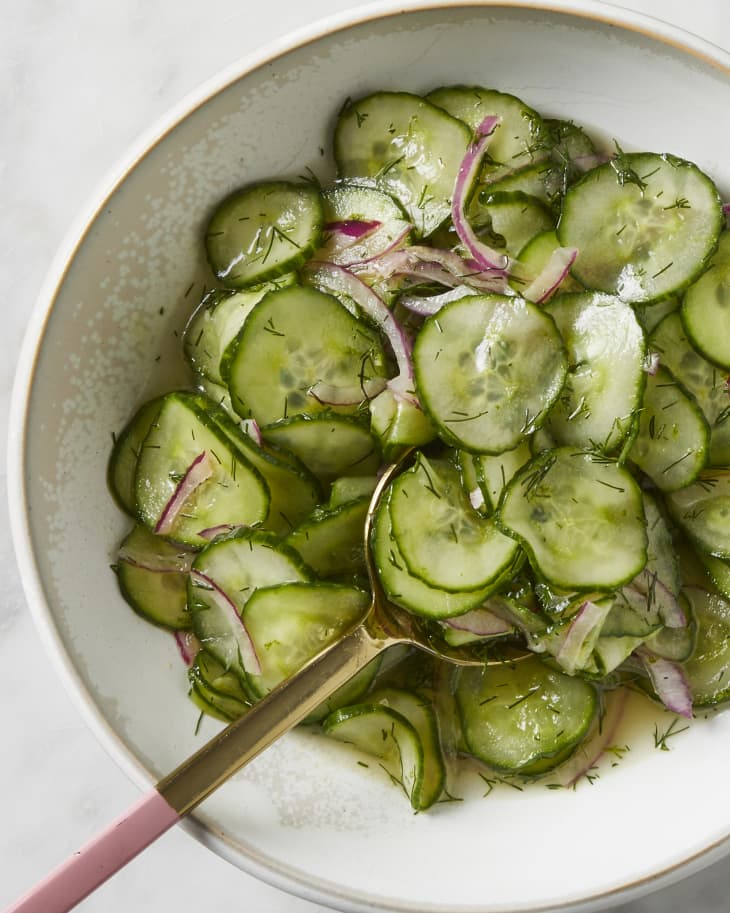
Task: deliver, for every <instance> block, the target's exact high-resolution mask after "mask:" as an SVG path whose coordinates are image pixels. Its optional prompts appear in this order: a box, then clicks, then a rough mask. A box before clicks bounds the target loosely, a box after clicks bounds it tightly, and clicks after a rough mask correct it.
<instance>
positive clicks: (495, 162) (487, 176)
mask: <svg viewBox="0 0 730 913" xmlns="http://www.w3.org/2000/svg"><path fill="white" fill-rule="evenodd" d="M426 97H427V98H428V100H429V101H430V102H432V103H433V104H434V105H438V107H439V108H443V109H444V111H448V113H449V114H451V115H452V116H453V117H458V118H459V120H462V121H464V123H466V124H468V125H469V127H470V128H471V130H472V131H474V132H476V131H477V129H478V128H479V126H480V125H481V123H482V121H483V120H484V118H485V117H487V116H489V115H496V116H497V117H499V121H500V122H499V126H498V127H497V128H496V129H495V131H494V136H493V137H492V139H491V141H490V143H489V158H490V161H489V162H487V163H486V164H485V166H484V168H483V172H482V175H481V177H480V180H481V181H482V182H483V183H488V182H490V181H494V180H496V179H497V178H498V177H500V176H502V175H504V174H507V173H509V172H511V171H515V170H517V169H518V168H523V167H525V166H526V165H530V164H532V163H534V162H539V161H543V160H544V159H546V158H547V157H548V156H549V154H550V135H549V132H548V130H547V128H546V127H545V124H544V122H543V120H542V118H541V117H540V115H539V114H538V113H537V111H535V110H533V109H532V108H530V107H528V105H526V104H525V103H524V102H523V101H522V100H521V99H519V98H517V97H516V96H515V95H508V94H507V93H506V92H497V91H496V90H495V89H485V88H482V87H481V86H445V87H443V88H440V89H435V90H434V91H433V92H430V93H429V94H428V95H427V96H426Z"/></svg>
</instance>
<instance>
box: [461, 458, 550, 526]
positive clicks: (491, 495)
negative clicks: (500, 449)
mask: <svg viewBox="0 0 730 913" xmlns="http://www.w3.org/2000/svg"><path fill="white" fill-rule="evenodd" d="M551 446H553V445H552V444H551ZM531 459H532V452H531V451H530V445H529V443H528V442H527V441H522V443H520V444H518V445H517V446H516V447H515V448H514V450H505V452H504V453H500V454H498V455H497V456H488V455H487V454H484V453H480V454H474V465H475V467H476V475H477V479H478V482H479V486H480V488H481V490H482V492H483V494H484V499H485V501H486V503H487V504H489V505H491V510H492V511H495V510H496V509H497V505H498V504H499V501H500V499H501V497H502V492H503V491H504V490H505V488H506V487H507V483H508V482H509V481H510V480H511V479H512V478H513V476H514V474H515V473H516V472H518V470H520V469H521V468H522V467H523V466H524V465H525V463H528V462H529V461H530V460H531Z"/></svg>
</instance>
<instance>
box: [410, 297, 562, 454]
mask: <svg viewBox="0 0 730 913" xmlns="http://www.w3.org/2000/svg"><path fill="white" fill-rule="evenodd" d="M413 363H414V368H415V376H416V386H417V388H418V392H419V395H420V399H421V402H422V403H423V406H424V409H425V410H426V411H427V412H428V414H429V415H430V417H431V419H432V420H433V422H434V424H435V425H436V427H437V428H438V429H439V433H440V435H441V437H442V438H443V439H444V440H445V441H446V442H447V443H451V444H454V446H456V447H460V448H464V449H466V450H474V451H478V452H484V453H501V452H502V451H504V450H511V449H512V448H514V447H516V446H517V445H518V444H519V443H520V441H522V440H523V439H524V438H525V437H526V436H527V435H528V434H531V433H532V432H533V431H534V430H535V429H536V428H538V427H539V426H540V425H541V424H542V422H543V421H544V419H545V416H546V414H547V412H548V410H549V408H550V407H551V406H552V404H553V402H554V401H555V400H556V399H557V397H558V395H559V393H560V391H561V389H562V386H563V382H564V380H565V375H566V371H567V360H566V356H565V348H564V346H563V342H562V340H561V338H560V334H559V333H558V330H557V327H556V326H555V323H554V322H553V320H552V319H551V318H550V317H548V316H547V315H546V314H545V313H544V312H543V311H542V310H541V309H540V308H538V307H536V306H535V305H533V304H530V303H528V302H526V301H523V300H522V299H521V298H508V297H506V296H503V295H474V296H471V297H468V298H461V299H459V300H458V301H453V302H451V303H450V304H447V305H446V306H445V307H443V308H442V309H441V310H440V311H439V312H438V313H437V314H435V315H434V316H432V317H429V318H427V319H426V320H425V321H424V324H423V327H422V328H421V332H420V333H419V334H418V338H417V339H416V343H415V345H414V348H413ZM536 378H539V379H540V382H539V384H538V383H536V382H535V379H536Z"/></svg>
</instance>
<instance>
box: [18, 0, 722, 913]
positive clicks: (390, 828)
mask: <svg viewBox="0 0 730 913" xmlns="http://www.w3.org/2000/svg"><path fill="white" fill-rule="evenodd" d="M454 82H467V83H469V82H474V83H480V84H483V85H491V86H494V87H497V88H500V89H503V90H505V91H509V92H513V93H515V94H517V95H519V96H521V97H523V98H524V99H525V100H526V101H527V102H528V103H530V104H531V105H533V106H534V107H536V108H538V109H539V110H541V111H542V112H545V113H547V114H550V115H555V116H560V117H565V118H571V119H574V120H575V121H577V122H578V123H580V124H583V125H585V126H587V127H588V128H591V129H594V130H596V131H598V132H599V133H600V134H602V135H604V136H607V137H616V138H618V139H619V140H620V141H621V142H622V143H624V144H625V145H626V146H628V147H636V148H645V149H649V150H654V151H659V152H661V151H671V152H674V153H676V154H678V155H681V156H684V157H687V158H689V159H692V160H694V161H695V162H697V163H698V164H699V165H700V166H701V167H703V168H705V169H706V170H707V171H708V172H709V173H710V174H712V175H713V176H714V177H715V178H716V180H717V181H718V183H719V186H720V188H721V190H723V191H724V192H725V193H727V192H728V191H730V158H728V155H727V149H728V147H729V146H730V121H729V120H728V118H727V117H726V116H724V113H723V112H725V111H726V110H727V104H728V101H729V100H730V59H729V58H728V55H727V54H725V53H723V52H722V51H720V50H719V49H718V48H715V47H713V46H711V45H709V44H707V43H704V42H702V41H701V40H699V39H697V38H693V37H691V36H688V35H684V34H682V33H680V32H678V31H677V30H675V29H673V28H671V27H669V26H666V25H660V24H659V23H657V22H654V21H652V20H650V19H648V18H642V17H640V16H638V15H635V14H630V13H626V12H619V11H618V10H616V9H612V8H609V7H607V6H603V5H602V4H598V3H595V4H593V5H589V4H587V3H582V4H581V5H580V9H576V4H571V3H570V2H561V0H553V2H537V0H534V2H532V3H529V2H526V3H518V2H515V3H511V2H507V3H504V2H503V3H500V4H498V5H497V4H490V3H473V4H470V3H461V4H457V3H451V4H449V3H442V4H429V3H423V4H419V5H418V8H416V7H415V6H413V7H412V8H410V9H409V10H408V11H406V12H401V9H400V4H398V3H396V2H389V3H387V4H385V5H380V6H378V7H377V10H376V9H374V8H372V7H371V8H370V10H368V11H367V12H365V11H361V12H355V13H353V14H350V15H349V16H345V17H341V18H339V19H335V20H331V21H329V22H327V23H325V24H324V25H320V26H317V27H314V28H312V29H310V30H309V31H306V32H302V33H299V34H298V35H296V36H294V37H293V38H292V39H291V40H290V41H289V42H288V43H287V44H285V45H282V44H279V45H277V46H276V47H275V48H274V49H271V50H270V51H269V52H267V51H262V52H261V53H259V54H257V55H256V56H255V57H253V58H250V59H248V60H245V61H242V62H241V64H240V65H239V66H237V67H236V68H234V69H233V70H230V71H228V72H227V73H225V74H223V75H222V76H221V77H220V78H219V79H218V80H216V81H215V82H214V83H212V84H210V85H208V86H205V87H204V88H203V89H201V90H200V91H199V92H198V93H197V94H196V95H195V96H194V97H192V98H191V99H189V100H188V101H187V102H186V103H185V104H183V105H182V106H181V107H180V108H179V109H178V110H177V111H176V112H175V113H174V115H173V116H171V117H170V118H169V119H168V120H167V121H166V122H165V123H164V124H163V125H162V126H161V127H158V128H157V129H156V130H155V131H154V132H153V133H151V134H150V136H149V137H148V138H146V140H145V141H144V142H143V143H142V144H140V146H139V147H138V148H137V150H135V152H134V154H132V155H131V156H130V157H129V158H128V159H127V161H126V163H125V164H124V166H123V167H122V168H121V170H120V171H119V172H118V173H117V175H116V176H115V177H114V179H113V180H112V181H110V183H109V184H108V186H107V187H105V188H104V191H103V193H102V194H100V196H99V197H98V199H97V200H96V202H95V203H94V206H93V207H92V208H91V210H90V212H89V213H87V215H86V216H85V217H84V219H82V221H81V222H80V223H79V227H78V228H77V229H76V230H75V231H74V233H73V234H72V236H71V239H70V242H69V244H68V245H67V247H66V248H65V249H64V250H63V251H62V252H61V254H60V255H59V258H58V260H57V261H56V263H55V265H54V266H53V269H52V271H51V274H50V277H49V280H48V283H47V284H46V286H45V289H44V292H43V294H42V296H41V300H40V302H39V305H38V308H37V310H36V312H35V314H34V316H33V319H32V321H31V326H30V329H29V333H28V337H27V342H26V346H25V350H24V353H23V356H22V359H21V364H20V369H19V374H18V382H17V388H16V393H15V399H14V410H13V418H12V427H11V445H10V450H11V453H10V472H11V479H10V482H9V490H10V491H11V492H15V493H16V494H14V495H13V500H12V517H13V531H14V536H15V541H16V544H17V553H18V559H19V563H20V567H21V571H22V576H23V578H24V581H25V583H26V586H27V595H28V600H29V602H30V605H31V607H32V609H33V611H34V613H35V617H36V619H37V621H38V625H39V631H40V634H41V636H42V637H43V639H44V641H45V643H46V646H47V647H48V649H49V651H50V653H51V654H52V655H53V656H54V657H55V659H56V660H57V661H58V666H59V669H60V670H61V674H62V676H63V678H64V680H65V682H66V684H67V685H68V686H69V688H70V690H71V692H72V694H73V695H74V696H75V698H76V700H77V703H78V704H79V706H80V708H81V710H82V712H83V713H84V714H85V716H86V718H87V719H88V721H89V724H90V725H91V727H92V728H93V729H94V731H95V732H96V733H97V735H98V736H99V738H100V740H101V741H102V742H103V743H104V745H105V746H106V747H107V749H108V750H109V751H110V753H111V754H112V755H113V756H114V757H115V758H116V759H117V760H118V762H119V763H120V765H122V766H123V767H124V768H125V770H126V771H127V772H128V773H129V774H130V776H131V777H132V778H133V779H134V780H135V781H137V782H138V783H139V784H140V785H148V784H149V783H150V782H152V781H153V780H154V779H156V778H157V777H158V776H160V775H162V774H164V773H165V772H167V771H168V770H170V769H172V768H173V767H175V766H176V765H177V764H178V763H179V762H180V761H181V760H182V759H183V758H184V757H186V756H187V755H188V754H190V753H191V752H192V751H193V750H194V749H195V748H197V747H198V746H199V745H200V744H201V741H202V738H203V737H204V736H205V734H206V733H210V732H212V731H213V724H209V725H208V724H206V726H205V727H204V728H203V732H202V733H201V734H198V735H196V734H195V721H196V715H197V714H196V711H195V710H194V709H193V707H192V705H191V704H190V703H189V702H188V700H187V698H186V680H185V671H184V668H183V666H182V664H181V663H180V661H179V659H178V656H177V654H176V649H175V645H174V643H173V641H172V639H171V638H170V637H169V636H167V635H165V634H163V633H161V632H159V631H157V630H155V629H154V628H152V627H150V626H148V625H146V624H145V623H144V622H142V621H140V620H139V619H138V618H137V617H136V616H135V615H134V614H133V613H132V612H130V611H129V610H128V609H127V608H126V606H125V605H124V604H123V603H122V601H121V599H120V597H119V595H118V592H117V588H116V584H115V580H114V576H113V574H111V573H110V572H109V570H108V565H109V563H110V560H111V559H112V556H113V554H114V548H115V545H116V543H117V542H118V540H119V538H120V536H121V535H122V533H123V531H124V529H125V528H126V525H127V521H126V520H125V519H124V518H123V517H122V516H121V514H120V513H119V512H118V510H117V509H116V508H115V506H114V504H113V503H112V501H111V498H110V497H109V496H108V493H107V489H106V484H105V466H106V461H107V456H108V452H109V447H110V443H111V438H110V432H111V431H112V430H115V429H119V428H120V427H121V426H122V425H123V423H124V422H125V420H126V419H127V418H128V417H129V415H130V413H131V412H132V410H133V408H134V406H135V405H136V404H137V403H139V401H140V400H141V399H142V398H143V397H144V396H146V395H148V394H149V393H151V392H152V391H156V390H158V389H160V388H162V387H164V386H166V385H168V384H169V383H171V382H172V381H173V378H174V377H175V375H176V374H177V373H178V372H179V369H180V357H179V354H178V340H177V339H176V338H175V332H176V331H179V330H180V328H181V327H182V325H183V324H184V321H185V319H186V316H187V314H188V312H189V309H190V306H191V304H192V302H193V300H194V298H195V296H196V295H197V293H198V291H199V290H200V288H201V287H202V284H203V283H204V282H205V280H206V275H207V272H206V267H205V263H204V260H203V257H202V255H201V248H202V245H201V243H200V240H201V226H202V225H203V224H204V222H205V220H206V217H207V216H208V215H209V214H210V211H211V207H212V206H213V204H214V203H215V201H217V200H219V199H220V198H221V197H222V196H223V195H225V194H226V193H227V192H228V191H230V190H231V189H233V188H234V187H236V186H238V185H240V184H242V183H245V182H248V181H252V180H256V179H258V178H263V177H266V176H278V175H298V174H301V173H302V172H303V171H304V170H305V169H306V168H307V167H311V168H312V169H313V170H314V171H315V172H316V173H317V174H319V175H321V176H322V177H324V178H327V177H328V176H330V174H331V162H330V159H329V155H328V150H329V148H330V135H331V130H332V126H333V120H334V116H335V113H336V112H337V111H338V109H339V108H340V107H341V105H342V102H343V100H344V99H345V98H346V97H347V96H352V97H355V96H358V95H361V94H363V93H365V92H367V91H370V90H374V89H378V88H400V89H406V90H411V91H416V92H419V91H423V90H428V89H430V88H432V87H435V86H438V85H441V84H447V83H454ZM320 149H323V150H324V155H323V154H321V153H320ZM157 356H162V363H163V364H165V365H168V367H167V368H166V374H165V375H164V376H163V375H162V374H161V372H160V367H159V366H158V364H157V363H156V358H157ZM619 742H620V744H622V745H623V744H629V745H630V747H631V751H630V752H628V753H627V754H626V755H625V757H624V758H623V759H622V760H621V762H620V763H619V764H618V765H617V766H612V765H611V764H610V763H607V764H604V765H603V767H602V768H601V770H600V780H598V781H597V782H595V783H594V784H593V785H592V786H590V785H588V784H583V785H582V786H580V787H579V788H578V789H577V790H575V791H553V790H547V789H545V788H543V787H540V786H537V787H534V788H531V789H529V790H527V791H526V792H524V793H518V792H517V791H515V790H514V789H510V788H508V787H505V786H501V787H500V786H497V788H495V789H494V790H493V792H492V793H491V794H490V795H489V797H488V798H484V799H483V798H481V794H482V793H483V792H484V784H482V783H478V784H474V783H467V784H465V785H464V787H463V789H464V795H466V796H467V801H463V802H454V803H446V804H443V805H440V806H438V807H436V808H435V809H434V810H433V811H432V812H430V813H428V814H422V815H418V816H414V815H413V814H412V813H411V810H410V808H409V807H408V805H407V803H406V802H405V801H403V800H402V798H401V797H400V796H399V795H398V793H397V792H396V791H395V790H393V789H392V787H391V786H390V785H389V784H388V783H387V782H386V780H385V778H384V777H380V776H378V775H377V774H375V773H372V772H371V773H369V774H368V773H365V772H364V771H363V769H362V768H361V767H359V766H357V765H356V764H355V763H354V761H353V759H352V757H351V756H350V755H349V754H348V753H347V751H346V750H344V749H342V747H341V746H337V745H332V744H330V743H325V741H324V740H323V739H317V738H314V737H309V736H307V735H303V734H301V733H295V734H293V735H291V736H289V737H287V738H286V739H284V740H283V741H282V742H281V743H280V744H278V745H277V746H275V747H274V748H273V749H271V750H270V751H269V752H267V753H266V754H265V755H264V756H263V757H262V758H260V759H259V760H258V761H256V762H255V763H254V764H253V765H252V766H251V767H250V768H248V769H247V771H246V772H245V773H243V774H242V775H240V776H238V777H237V778H235V780H234V781H233V782H230V783H228V784H226V785H225V786H224V787H223V788H222V789H221V790H220V791H219V792H218V793H217V794H216V795H215V796H214V797H213V798H211V799H210V800H209V801H207V802H206V803H205V804H204V806H203V807H202V809H201V810H200V812H199V814H197V815H196V816H195V819H194V820H192V821H191V822H190V823H189V826H190V827H191V828H193V829H194V831H195V833H196V834H197V836H198V837H199V838H200V840H201V841H203V842H204V843H205V844H207V845H208V846H210V847H211V849H213V850H214V851H215V852H217V853H220V854H221V855H223V856H225V857H226V858H228V859H230V860H231V861H232V862H234V863H235V864H236V865H239V866H240V867H241V868H242V869H245V870H247V871H249V872H251V873H253V874H255V875H257V876H259V877H261V878H263V879H265V880H267V881H269V882H271V883H273V884H275V885H277V886H279V887H281V888H283V889H285V890H289V891H292V892H294V893H296V894H299V895H301V896H304V897H308V898H310V899H313V900H317V901H320V902H322V903H327V904H330V905H332V906H335V907H338V908H341V909H344V910H358V911H363V910H368V911H374V910H386V909H387V910H397V911H415V910H418V911H422V913H426V911H435V910H439V911H449V913H467V911H483V913H487V911H501V913H517V911H528V910H530V911H535V910H545V909H552V908H560V909H578V908H580V909H584V908H588V907H592V908H594V909H595V908H598V907H603V906H605V905H608V904H609V903H611V902H613V901H615V900H627V899H629V898H630V897H632V896H636V895H638V894H639V893H641V892H643V891H646V890H648V889H650V888H651V887H652V886H657V885H659V884H662V885H664V884H667V883H668V882H669V881H670V880H671V879H673V878H678V877H680V876H681V875H683V874H686V873H689V872H690V871H693V870H696V869H698V868H699V867H701V866H702V865H703V864H706V863H708V862H710V861H712V860H713V859H716V858H719V857H720V856H721V855H723V854H724V853H726V852H727V851H728V849H729V848H730V841H729V839H728V838H729V835H730V779H729V778H728V777H726V776H723V775H720V774H719V772H718V760H717V759H718V758H722V757H724V756H726V754H727V752H728V751H729V750H730V713H726V714H717V715H714V716H712V717H711V718H710V719H708V720H706V721H704V720H702V721H698V723H697V724H695V725H693V726H692V727H691V729H690V730H689V731H687V732H684V733H682V734H681V735H679V736H677V737H676V739H674V740H673V742H672V745H671V747H672V750H671V751H668V752H663V751H658V750H656V749H655V748H654V744H653V731H652V727H651V724H650V723H649V722H648V721H647V720H646V719H644V720H643V721H638V722H635V723H634V724H632V725H631V726H630V727H629V728H628V729H627V730H626V731H625V732H622V733H621V734H620V738H619Z"/></svg>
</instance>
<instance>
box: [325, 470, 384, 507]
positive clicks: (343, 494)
mask: <svg viewBox="0 0 730 913" xmlns="http://www.w3.org/2000/svg"><path fill="white" fill-rule="evenodd" d="M377 484H378V478H377V476H340V477H339V479H335V480H334V482H333V483H332V487H331V488H330V498H329V501H328V502H327V506H328V507H329V508H335V507H340V506H341V505H342V504H347V503H348V502H349V501H358V500H359V499H360V498H367V499H368V500H370V498H372V496H373V492H374V491H375V487H376V485H377Z"/></svg>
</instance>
